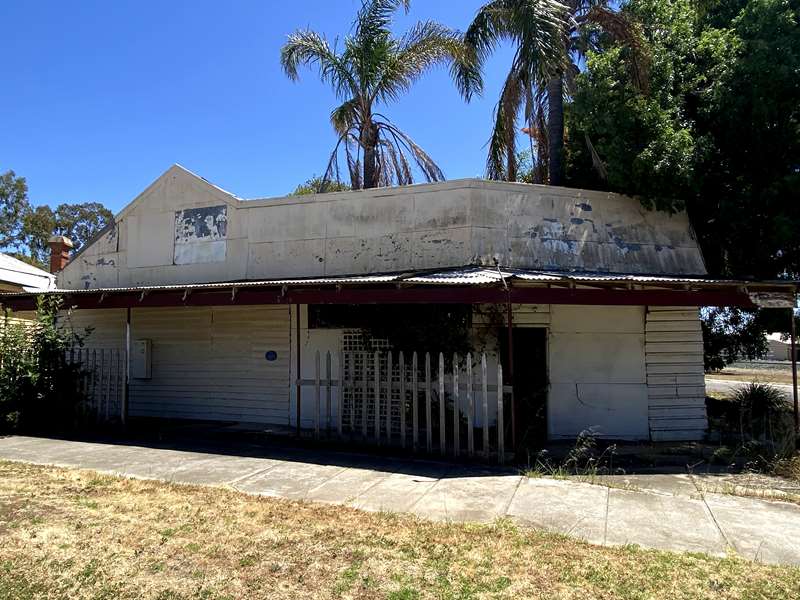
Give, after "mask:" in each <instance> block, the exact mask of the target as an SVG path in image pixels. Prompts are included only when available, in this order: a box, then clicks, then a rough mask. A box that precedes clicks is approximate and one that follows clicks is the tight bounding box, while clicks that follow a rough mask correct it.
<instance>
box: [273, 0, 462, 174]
mask: <svg viewBox="0 0 800 600" xmlns="http://www.w3.org/2000/svg"><path fill="white" fill-rule="evenodd" d="M409 4H410V0H364V2H363V3H362V5H361V9H360V10H359V11H358V14H357V15H356V18H355V21H354V22H353V29H352V33H351V34H350V35H348V36H347V37H345V39H344V43H343V44H342V47H341V48H338V47H337V44H336V43H334V44H333V45H331V44H330V43H328V40H327V39H326V38H325V36H324V35H322V34H319V33H317V32H315V31H311V30H307V29H306V30H303V29H301V30H297V31H295V32H294V33H292V34H291V35H290V36H289V40H288V41H287V42H286V44H285V45H284V46H283V48H282V49H281V66H282V67H283V70H284V72H285V73H286V75H287V76H288V77H289V78H290V79H292V80H297V79H298V78H299V68H300V67H302V66H313V67H317V68H318V69H319V77H320V79H321V80H322V81H323V82H325V83H328V84H330V86H331V87H332V88H333V91H334V92H335V94H336V97H337V98H338V99H339V100H340V101H341V102H342V104H341V105H339V106H338V107H337V108H335V109H334V110H333V112H332V113H331V124H332V125H333V128H334V130H335V131H336V134H337V136H338V140H337V143H336V147H335V148H334V150H333V153H332V154H331V157H330V160H329V161H328V166H327V169H326V170H325V174H324V176H323V183H325V182H328V181H332V180H336V181H340V180H341V177H340V172H339V162H338V161H339V154H340V151H341V152H343V153H344V155H345V159H346V165H347V172H348V174H349V179H350V186H351V187H352V188H353V189H362V188H373V187H378V186H386V185H391V184H393V183H395V184H398V185H404V184H408V183H412V182H413V179H414V176H413V170H414V167H415V168H416V170H418V171H419V172H420V173H421V174H422V176H423V178H424V179H426V180H427V181H439V180H442V179H444V174H443V173H442V171H441V169H440V168H439V167H438V166H437V165H436V163H435V162H434V161H433V159H431V157H430V156H428V154H427V153H426V152H425V151H424V150H423V149H422V148H420V147H419V146H418V145H417V144H416V143H415V142H414V141H413V140H412V139H411V138H410V137H409V136H408V135H407V134H405V133H404V132H403V131H401V130H400V129H398V128H397V127H396V126H395V125H394V124H393V123H392V122H391V121H389V119H387V118H386V117H385V116H384V115H382V114H381V113H379V112H378V111H377V109H378V107H379V106H380V105H387V104H389V103H391V102H394V101H396V100H398V99H399V98H400V96H401V95H403V94H404V93H406V92H408V91H409V90H410V89H411V87H412V86H413V85H414V83H415V82H416V81H417V80H418V79H419V78H420V77H422V75H424V74H425V73H426V72H427V71H428V70H430V69H431V68H433V67H435V66H437V65H446V64H450V63H452V62H453V61H456V60H460V59H461V58H463V52H462V48H463V46H462V44H461V42H460V39H459V35H458V34H457V33H456V32H455V31H453V30H451V29H448V28H447V27H444V26H443V25H440V24H438V23H435V22H432V21H425V22H419V23H417V24H415V25H414V26H413V27H412V28H411V29H410V30H409V31H408V32H407V33H406V34H405V35H403V36H402V37H400V38H396V37H394V35H393V34H392V31H391V24H392V19H393V17H394V13H395V12H396V11H397V10H399V9H401V8H402V9H404V10H406V11H408V8H409Z"/></svg>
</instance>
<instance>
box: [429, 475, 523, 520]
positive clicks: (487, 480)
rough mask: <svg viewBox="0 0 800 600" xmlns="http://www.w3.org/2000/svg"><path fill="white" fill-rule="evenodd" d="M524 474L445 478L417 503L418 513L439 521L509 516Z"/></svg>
mask: <svg viewBox="0 0 800 600" xmlns="http://www.w3.org/2000/svg"><path fill="white" fill-rule="evenodd" d="M520 481H521V476H520V475H500V476H496V475H494V476H493V475H492V474H490V473H486V474H484V475H483V476H480V475H476V476H467V477H453V478H445V479H442V480H441V481H439V483H438V484H437V485H436V486H435V487H434V488H432V489H431V490H430V491H429V492H428V493H427V494H426V495H425V496H424V497H423V498H421V499H420V500H419V501H418V502H417V503H416V504H415V505H414V514H417V515H419V516H421V517H426V518H429V519H434V520H437V521H478V522H491V521H493V520H495V519H496V518H498V517H502V516H505V514H506V510H507V509H508V505H509V503H510V502H511V499H512V498H513V496H514V493H515V492H516V490H517V486H519V483H520Z"/></svg>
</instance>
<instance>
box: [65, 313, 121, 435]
mask: <svg viewBox="0 0 800 600" xmlns="http://www.w3.org/2000/svg"><path fill="white" fill-rule="evenodd" d="M125 316H126V311H125V309H124V308H102V309H96V310H73V311H70V312H68V313H62V316H61V317H60V323H61V325H62V327H68V328H70V329H72V330H73V331H74V332H75V333H76V334H77V335H79V336H81V337H84V336H85V337H84V344H83V347H82V348H80V349H75V350H74V351H73V352H71V353H70V355H69V360H71V361H73V362H79V363H81V367H82V368H83V369H84V370H85V371H86V378H85V380H84V382H83V390H82V391H83V392H84V393H85V394H86V397H87V400H88V403H89V405H88V409H89V410H90V411H91V412H93V413H94V414H95V416H96V417H97V418H98V419H99V420H106V421H108V420H111V421H117V420H120V419H121V418H122V416H121V412H122V402H123V397H124V394H125V390H124V388H125ZM87 328H89V330H88V332H87Z"/></svg>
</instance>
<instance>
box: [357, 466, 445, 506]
mask: <svg viewBox="0 0 800 600" xmlns="http://www.w3.org/2000/svg"><path fill="white" fill-rule="evenodd" d="M439 481H440V475H438V474H436V473H430V474H427V475H426V474H416V473H414V474H410V473H392V474H391V475H389V476H388V477H386V478H385V479H384V480H383V481H381V482H379V483H378V484H377V485H375V486H372V487H371V488H369V489H368V490H366V491H365V492H364V493H363V494H361V495H360V496H358V497H357V498H355V499H354V500H352V501H350V502H348V504H349V505H350V506H353V507H354V508H360V509H362V510H369V511H375V512H378V511H383V512H413V511H412V507H413V506H414V505H415V504H416V503H417V502H418V501H420V500H421V499H422V498H423V496H425V494H427V493H428V492H429V491H431V489H433V487H434V486H435V485H436V484H437V483H438V482H439Z"/></svg>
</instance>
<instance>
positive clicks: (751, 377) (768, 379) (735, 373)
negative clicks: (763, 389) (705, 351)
mask: <svg viewBox="0 0 800 600" xmlns="http://www.w3.org/2000/svg"><path fill="white" fill-rule="evenodd" d="M708 376H709V377H711V378H712V379H725V380H728V381H741V382H742V383H750V382H751V381H756V382H758V383H780V384H788V385H791V383H792V371H791V370H789V369H744V368H739V367H725V368H724V369H723V370H722V371H718V372H715V373H711V374H710V375H708Z"/></svg>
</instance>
